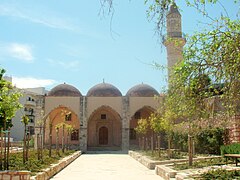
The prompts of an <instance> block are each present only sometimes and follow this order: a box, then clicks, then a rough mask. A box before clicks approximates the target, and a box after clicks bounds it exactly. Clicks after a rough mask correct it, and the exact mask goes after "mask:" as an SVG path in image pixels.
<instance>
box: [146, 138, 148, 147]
mask: <svg viewBox="0 0 240 180" xmlns="http://www.w3.org/2000/svg"><path fill="white" fill-rule="evenodd" d="M146 150H148V138H147V137H146Z"/></svg>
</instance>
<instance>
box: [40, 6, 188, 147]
mask: <svg viewBox="0 0 240 180" xmlns="http://www.w3.org/2000/svg"><path fill="white" fill-rule="evenodd" d="M167 39H177V40H180V42H181V43H180V44H178V45H176V44H174V43H172V42H171V41H169V40H165V41H164V45H165V46H166V48H167V56H168V57H167V58H168V67H169V68H171V67H172V66H173V65H174V64H175V63H177V61H180V60H181V59H182V48H183V46H184V44H185V39H184V38H183V37H182V28H181V15H180V13H179V11H178V9H177V7H176V5H172V6H171V8H170V11H169V13H168V15H167ZM155 96H159V93H158V91H157V90H155V89H154V88H153V87H151V86H149V85H147V84H138V85H136V86H134V87H132V88H130V89H129V90H128V92H127V93H126V95H122V93H121V92H120V91H119V89H118V88H117V87H115V86H113V85H112V84H108V83H105V82H103V83H100V84H97V85H95V86H93V87H92V88H91V89H89V91H88V92H87V94H86V96H83V95H82V94H81V92H80V91H79V90H78V89H77V88H75V87H74V86H72V85H69V84H66V83H64V84H59V85H57V86H56V87H54V88H53V89H52V90H50V91H49V93H48V94H47V96H46V97H45V104H44V112H45V116H46V120H45V122H44V143H45V144H52V145H56V136H57V133H58V136H59V137H63V136H64V139H65V141H66V139H67V141H68V142H69V143H70V144H71V146H72V147H75V148H77V149H80V150H82V151H87V150H96V149H97V150H101V149H110V150H115V149H119V150H128V149H129V147H131V146H134V145H137V144H138V135H137V134H136V132H135V130H134V128H135V127H136V126H137V121H138V120H139V119H141V118H147V117H149V116H150V114H151V113H153V112H154V111H156V110H157V108H158V105H159V103H158V101H156V99H155V98H154V97H155ZM158 99H159V98H158ZM160 99H161V97H160ZM62 122H65V123H66V124H68V125H71V127H73V130H72V131H71V134H70V135H69V136H67V134H68V133H67V129H65V132H64V131H62V130H60V131H59V132H57V131H56V127H57V126H58V125H59V124H61V123H62ZM61 142H62V141H59V143H60V144H61Z"/></svg>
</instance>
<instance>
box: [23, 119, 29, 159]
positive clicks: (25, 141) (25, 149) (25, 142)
mask: <svg viewBox="0 0 240 180" xmlns="http://www.w3.org/2000/svg"><path fill="white" fill-rule="evenodd" d="M22 123H23V124H24V138H23V163H26V162H27V161H28V141H29V132H28V131H27V125H28V123H29V118H28V116H27V115H24V116H22Z"/></svg>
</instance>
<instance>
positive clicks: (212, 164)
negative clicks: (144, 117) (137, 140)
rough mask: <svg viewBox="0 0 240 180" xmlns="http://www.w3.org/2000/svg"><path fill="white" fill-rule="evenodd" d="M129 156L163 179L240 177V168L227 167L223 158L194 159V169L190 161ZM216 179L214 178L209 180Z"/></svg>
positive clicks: (138, 155) (232, 165)
mask: <svg viewBox="0 0 240 180" xmlns="http://www.w3.org/2000/svg"><path fill="white" fill-rule="evenodd" d="M129 155H130V156H131V157H133V158H134V159H136V160H137V161H139V162H140V163H142V164H143V165H145V166H146V167H147V168H149V169H155V172H156V174H157V175H159V176H161V177H162V178H163V179H172V178H175V179H178V180H183V179H193V178H196V179H198V178H200V177H201V178H202V179H214V178H215V179H216V176H217V173H218V172H219V173H222V177H225V176H226V177H227V176H231V177H237V178H240V177H239V173H238V172H239V171H240V167H235V166H234V164H231V165H225V160H224V158H222V156H205V157H204V156H201V157H196V158H194V163H193V166H192V167H189V166H188V159H187V158H185V159H170V160H167V159H165V160H153V159H150V158H149V157H148V156H146V153H142V152H136V151H129ZM215 170H217V171H216V173H215ZM208 177H214V178H208Z"/></svg>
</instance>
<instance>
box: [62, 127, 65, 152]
mask: <svg viewBox="0 0 240 180" xmlns="http://www.w3.org/2000/svg"><path fill="white" fill-rule="evenodd" d="M64 136H65V125H64V124H63V126H62V153H64V150H65V137H64Z"/></svg>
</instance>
